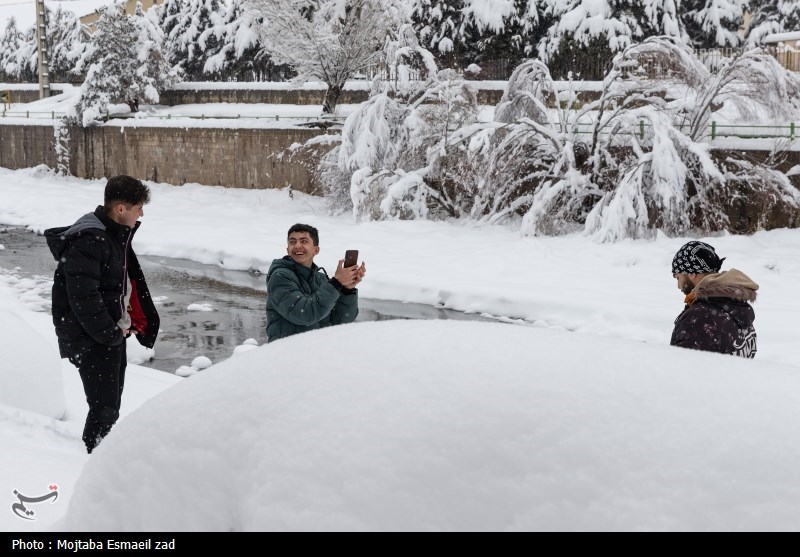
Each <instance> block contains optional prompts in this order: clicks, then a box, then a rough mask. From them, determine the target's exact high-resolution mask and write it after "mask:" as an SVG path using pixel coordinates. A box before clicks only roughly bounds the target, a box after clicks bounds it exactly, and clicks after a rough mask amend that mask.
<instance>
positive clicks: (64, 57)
mask: <svg viewBox="0 0 800 557" xmlns="http://www.w3.org/2000/svg"><path fill="white" fill-rule="evenodd" d="M87 45H88V38H87V37H86V34H85V33H84V31H83V25H82V24H81V22H80V20H79V19H78V17H77V16H76V15H75V14H74V13H73V12H71V11H69V10H64V9H62V8H61V5H60V4H59V6H58V7H57V8H56V9H55V11H52V10H48V17H47V48H48V51H49V56H48V57H47V58H48V62H49V64H50V79H51V81H69V80H71V79H80V78H81V77H82V76H81V75H76V74H75V72H73V70H74V69H75V68H76V65H77V63H78V61H79V60H81V59H82V58H83V54H84V52H86V49H87ZM78 73H79V72H78Z"/></svg>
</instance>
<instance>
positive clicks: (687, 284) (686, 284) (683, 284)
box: [672, 273, 697, 295]
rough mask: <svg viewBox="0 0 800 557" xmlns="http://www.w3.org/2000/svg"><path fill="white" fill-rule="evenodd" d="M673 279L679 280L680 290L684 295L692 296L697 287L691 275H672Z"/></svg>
mask: <svg viewBox="0 0 800 557" xmlns="http://www.w3.org/2000/svg"><path fill="white" fill-rule="evenodd" d="M672 276H673V278H676V279H677V280H678V290H680V291H681V292H683V293H684V294H687V295H688V294H690V293H691V292H692V290H694V287H695V286H697V285H696V284H695V283H694V282H693V281H692V278H691V275H686V274H683V273H672Z"/></svg>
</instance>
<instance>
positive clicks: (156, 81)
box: [130, 2, 180, 102]
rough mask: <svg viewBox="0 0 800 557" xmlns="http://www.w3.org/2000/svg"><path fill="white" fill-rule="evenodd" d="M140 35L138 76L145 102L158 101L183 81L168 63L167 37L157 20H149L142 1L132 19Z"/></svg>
mask: <svg viewBox="0 0 800 557" xmlns="http://www.w3.org/2000/svg"><path fill="white" fill-rule="evenodd" d="M130 20H131V23H132V24H133V28H134V33H135V35H136V47H135V48H136V64H135V70H134V71H135V76H136V80H137V83H138V87H139V88H140V89H141V90H142V91H143V92H144V94H143V97H142V98H144V99H146V100H148V101H150V102H158V99H159V92H160V91H164V90H166V89H169V88H171V87H172V86H173V85H174V84H175V83H177V82H178V81H179V79H180V78H179V77H178V74H177V72H176V71H175V69H174V68H172V67H171V66H170V64H169V62H167V59H166V57H165V56H164V52H163V50H162V45H163V44H164V35H163V33H162V32H161V29H160V28H159V27H158V26H157V25H156V22H155V21H153V19H151V18H149V17H147V15H146V14H145V12H144V8H143V7H142V4H141V2H137V3H136V10H135V12H134V14H133V15H132V16H130Z"/></svg>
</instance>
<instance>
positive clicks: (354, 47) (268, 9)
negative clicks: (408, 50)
mask: <svg viewBox="0 0 800 557" xmlns="http://www.w3.org/2000/svg"><path fill="white" fill-rule="evenodd" d="M249 6H250V7H251V8H252V9H253V10H254V11H255V12H256V13H257V14H258V15H261V16H263V17H264V20H265V22H266V25H264V26H263V27H262V28H261V40H262V43H263V45H264V49H265V50H266V51H267V52H268V53H269V55H270V56H271V57H272V61H273V62H274V63H276V64H287V65H289V66H291V67H292V68H293V69H294V70H295V71H296V72H297V78H296V79H297V81H308V80H319V81H322V82H324V83H325V84H327V86H328V90H327V92H326V94H325V100H324V103H323V112H324V113H331V112H333V111H334V110H335V108H336V104H337V102H338V100H339V96H340V95H341V92H342V89H343V88H344V84H345V81H346V80H347V79H348V78H350V77H351V76H352V75H353V74H355V73H356V72H360V71H365V70H367V69H369V68H371V67H373V66H375V65H376V64H378V62H379V61H380V60H381V58H382V57H383V50H382V49H383V46H384V44H385V43H386V41H387V39H388V38H389V37H390V35H391V34H392V31H393V30H394V29H396V28H397V27H398V26H399V22H405V19H406V15H405V13H404V11H405V10H404V9H401V7H400V6H399V5H398V4H396V3H395V2H393V1H387V0H249Z"/></svg>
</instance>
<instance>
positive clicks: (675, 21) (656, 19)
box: [641, 0, 689, 42]
mask: <svg viewBox="0 0 800 557" xmlns="http://www.w3.org/2000/svg"><path fill="white" fill-rule="evenodd" d="M682 1H684V0H641V4H642V9H643V10H644V20H643V21H642V22H641V25H642V31H643V35H642V36H643V38H647V37H656V36H664V37H675V38H677V39H681V40H682V41H683V42H686V41H688V39H689V37H688V35H687V34H686V29H685V28H684V25H683V21H681V17H680V16H681V11H682V8H681V2H682Z"/></svg>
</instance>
